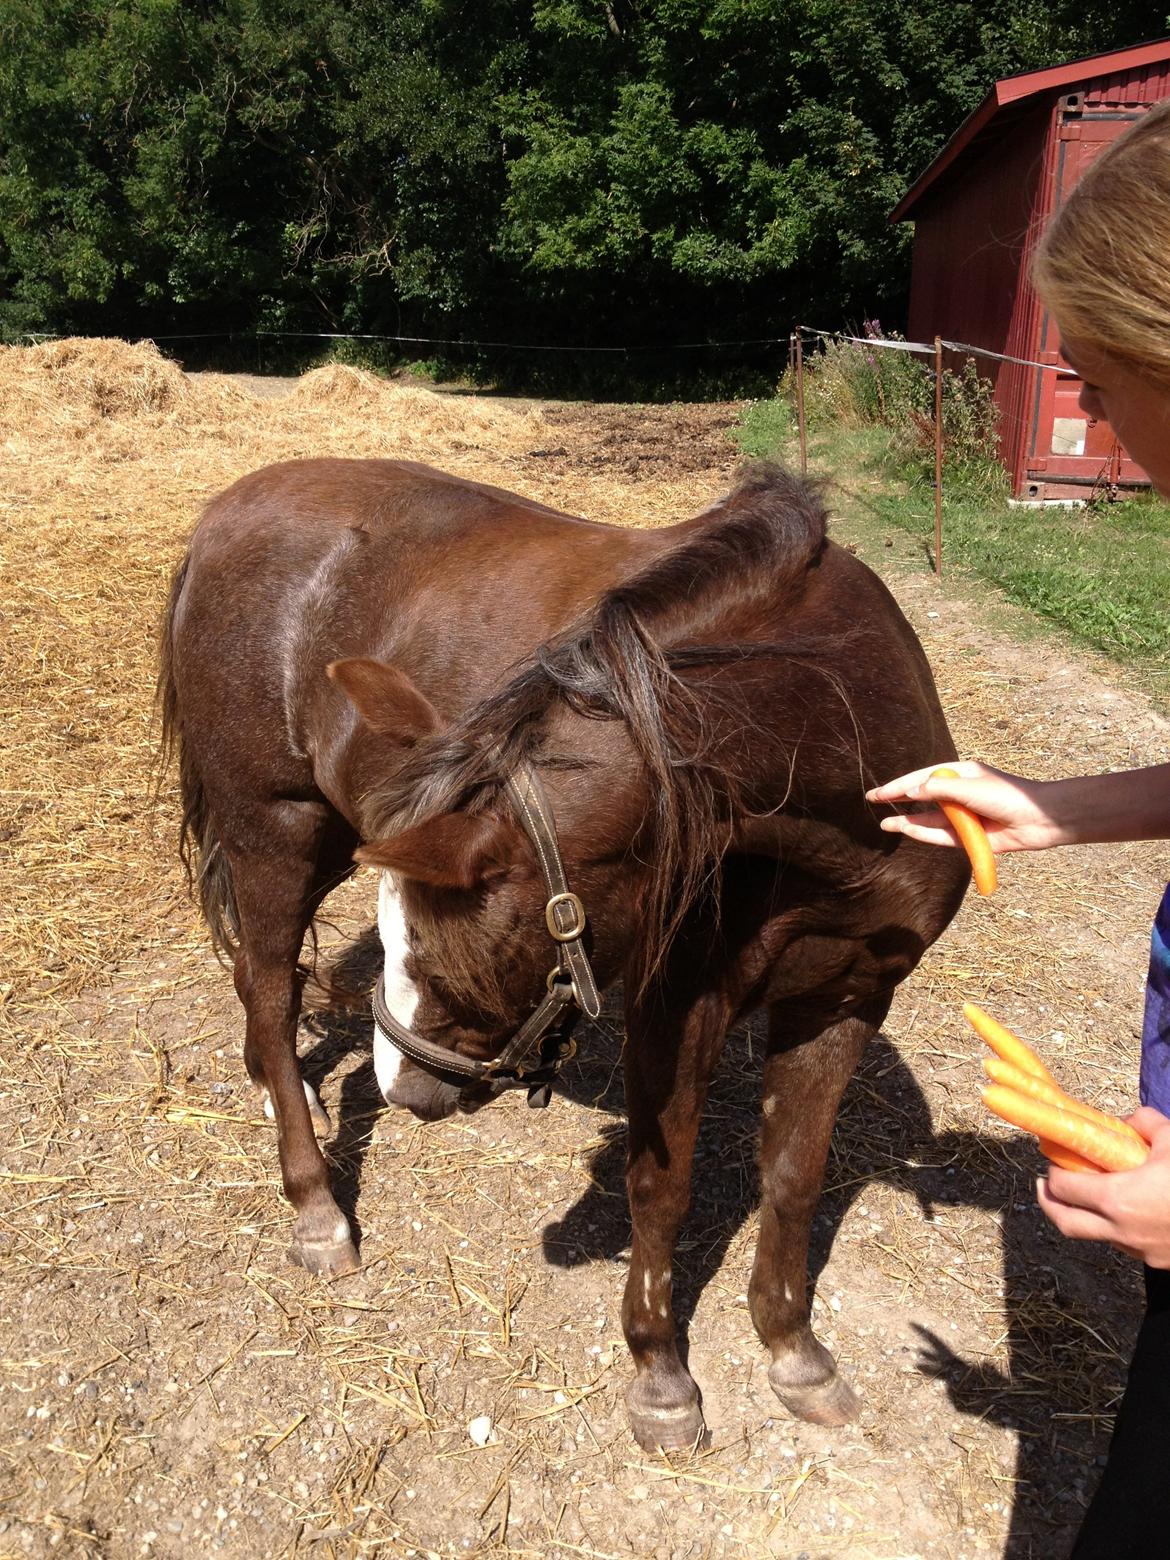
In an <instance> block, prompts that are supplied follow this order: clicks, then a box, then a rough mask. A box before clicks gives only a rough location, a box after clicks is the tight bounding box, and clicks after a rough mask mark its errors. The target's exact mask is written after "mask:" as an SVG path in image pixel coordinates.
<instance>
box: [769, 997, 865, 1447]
mask: <svg viewBox="0 0 1170 1560" xmlns="http://www.w3.org/2000/svg"><path fill="white" fill-rule="evenodd" d="M889 1005H890V999H889V997H888V996H883V997H881V998H878V999H876V1000H875V1001H873V1002H871V1003H870V1004H868V1005H867V1006H866V1007H865V1008H859V1009H858V1010H857V1012H856V1013H855V1014H854V1015H852V1016H850V1017H849V1018H845V1019H837V1020H828V1021H827V1020H826V1019H825V1018H824V1016H823V1015H821V1016H818V1015H813V1014H809V1013H806V1012H802V1011H800V1010H793V1009H787V1008H784V1007H783V1006H779V1007H776V1008H774V1009H773V1010H772V1012H771V1015H770V1030H769V1045H770V1051H769V1055H768V1058H767V1060H766V1062H765V1063H764V1122H763V1130H762V1133H761V1141H760V1192H761V1196H760V1235H759V1241H758V1244H757V1246H756V1259H755V1262H754V1264H753V1266H752V1276H751V1282H750V1284H749V1286H748V1303H749V1306H750V1309H751V1316H752V1321H753V1322H754V1323H755V1328H756V1332H757V1333H758V1334H759V1335H760V1338H761V1340H762V1341H763V1342H764V1343H765V1344H766V1345H767V1347H768V1349H769V1351H770V1353H771V1356H772V1364H771V1366H770V1368H769V1370H768V1381H769V1383H770V1384H771V1387H772V1390H773V1392H775V1394H776V1396H777V1397H778V1398H779V1399H780V1401H781V1402H782V1403H783V1404H784V1406H785V1408H787V1409H788V1410H789V1412H790V1413H792V1414H795V1415H796V1417H797V1418H798V1419H807V1420H809V1421H811V1422H812V1423H813V1424H819V1425H843V1424H848V1423H849V1422H850V1421H851V1420H853V1419H855V1418H856V1417H857V1414H858V1412H859V1410H860V1404H859V1402H858V1399H857V1395H856V1393H855V1392H854V1391H853V1388H852V1387H851V1386H850V1385H849V1383H848V1382H847V1381H846V1380H845V1378H844V1377H843V1376H842V1375H841V1374H840V1373H839V1371H838V1369H837V1362H836V1360H835V1359H834V1358H833V1356H832V1355H831V1354H830V1353H829V1351H828V1349H826V1348H825V1347H824V1345H823V1344H821V1343H820V1342H818V1340H817V1339H816V1337H814V1335H813V1331H812V1327H811V1325H810V1319H809V1318H810V1296H809V1293H808V1242H809V1229H810V1226H811V1223H812V1216H813V1212H814V1210H815V1209H816V1205H817V1202H818V1200H819V1199H820V1195H821V1188H822V1185H823V1182H824V1174H825V1161H826V1159H827V1157H828V1152H829V1138H830V1136H831V1134H832V1131H833V1123H834V1121H835V1120H836V1116H837V1107H838V1105H839V1104H840V1100H841V1095H842V1093H843V1092H844V1089H845V1085H846V1084H847V1083H848V1081H849V1078H850V1076H851V1075H852V1073H853V1069H854V1068H855V1067H856V1065H857V1062H858V1059H859V1058H860V1056H861V1053H862V1051H863V1050H864V1049H865V1047H866V1045H867V1044H868V1042H869V1041H870V1039H871V1038H872V1037H873V1036H874V1034H876V1032H877V1030H878V1028H879V1026H880V1024H881V1022H882V1020H883V1019H884V1018H885V1016H886V1012H887V1010H888V1008H889Z"/></svg>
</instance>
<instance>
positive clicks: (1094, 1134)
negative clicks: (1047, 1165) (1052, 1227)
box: [963, 1002, 1150, 1170]
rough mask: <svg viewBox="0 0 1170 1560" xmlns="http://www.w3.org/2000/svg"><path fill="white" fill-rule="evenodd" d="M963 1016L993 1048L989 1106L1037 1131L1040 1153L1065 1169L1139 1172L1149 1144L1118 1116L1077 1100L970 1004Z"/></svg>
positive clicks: (986, 1064) (988, 1062) (987, 1063)
mask: <svg viewBox="0 0 1170 1560" xmlns="http://www.w3.org/2000/svg"><path fill="white" fill-rule="evenodd" d="M963 1017H964V1018H965V1019H966V1020H967V1022H968V1023H969V1024H970V1025H971V1027H972V1028H973V1029H974V1030H975V1032H976V1034H978V1035H981V1036H982V1038H983V1039H984V1040H986V1041H987V1044H988V1045H989V1046H990V1047H991V1049H992V1050H993V1051H994V1052H995V1055H994V1056H991V1057H985V1058H984V1061H983V1070H984V1072H985V1073H986V1074H987V1076H988V1077H989V1078H990V1079H991V1082H990V1083H989V1084H987V1085H986V1086H985V1087H984V1088H983V1090H982V1091H981V1092H982V1095H983V1103H984V1104H985V1105H986V1106H987V1108H988V1109H989V1110H992V1111H994V1112H995V1114H996V1115H997V1116H1000V1117H1002V1119H1003V1120H1004V1121H1010V1122H1011V1124H1012V1126H1014V1127H1023V1128H1024V1130H1025V1131H1026V1132H1034V1133H1035V1134H1036V1136H1037V1137H1038V1138H1039V1139H1040V1152H1041V1153H1042V1154H1043V1155H1044V1157H1045V1158H1046V1159H1050V1160H1051V1161H1052V1163H1053V1164H1054V1165H1060V1166H1061V1167H1062V1169H1065V1170H1136V1169H1137V1167H1138V1165H1140V1164H1144V1162H1145V1160H1146V1156H1147V1155H1148V1154H1149V1152H1150V1145H1149V1144H1148V1143H1147V1142H1146V1140H1145V1138H1144V1137H1142V1136H1141V1134H1140V1133H1138V1132H1135V1131H1134V1129H1133V1128H1132V1127H1131V1126H1129V1125H1128V1124H1127V1123H1126V1122H1124V1121H1121V1120H1119V1119H1118V1117H1116V1116H1108V1115H1106V1114H1105V1112H1104V1111H1100V1110H1094V1108H1093V1106H1092V1105H1082V1104H1081V1102H1080V1100H1076V1099H1073V1098H1072V1096H1071V1095H1068V1094H1066V1093H1065V1092H1064V1090H1063V1089H1062V1088H1061V1087H1060V1085H1059V1084H1058V1083H1057V1082H1056V1080H1055V1078H1053V1076H1052V1074H1051V1073H1050V1072H1049V1071H1048V1069H1047V1067H1045V1065H1044V1063H1043V1062H1042V1061H1041V1060H1040V1058H1039V1057H1038V1056H1037V1055H1036V1053H1035V1051H1033V1050H1032V1048H1031V1047H1030V1046H1028V1045H1025V1044H1024V1042H1023V1041H1022V1040H1021V1039H1019V1038H1018V1036H1016V1035H1013V1034H1012V1032H1011V1030H1010V1029H1005V1028H1004V1026H1003V1025H1002V1024H997V1023H996V1021H995V1019H994V1018H992V1017H991V1015H990V1014H989V1013H985V1012H984V1011H983V1009H982V1008H979V1007H976V1006H975V1004H974V1003H973V1002H968V1003H966V1004H965V1005H964V1007H963Z"/></svg>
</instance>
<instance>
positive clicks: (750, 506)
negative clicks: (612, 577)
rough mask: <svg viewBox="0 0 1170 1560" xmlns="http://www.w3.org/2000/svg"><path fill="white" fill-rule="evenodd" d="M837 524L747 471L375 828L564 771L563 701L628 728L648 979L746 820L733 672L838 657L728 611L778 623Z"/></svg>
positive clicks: (790, 491)
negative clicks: (734, 738)
mask: <svg viewBox="0 0 1170 1560" xmlns="http://www.w3.org/2000/svg"><path fill="white" fill-rule="evenodd" d="M826 522H827V515H826V510H825V507H824V504H823V502H822V501H821V498H820V495H819V492H818V491H817V489H816V488H815V487H814V486H812V485H811V484H808V483H806V482H802V481H800V480H799V479H798V478H796V477H794V476H793V475H791V474H790V473H788V472H786V471H784V470H782V469H781V468H780V467H778V466H774V465H771V464H767V463H759V464H756V465H752V466H749V467H747V468H746V469H745V470H743V471H742V472H741V474H740V475H739V478H738V480H737V482H736V484H735V487H734V488H733V489H732V491H731V493H730V494H728V496H727V498H725V499H724V500H722V501H721V502H720V503H719V504H717V505H716V506H715V507H714V508H713V509H712V510H711V511H709V519H708V520H707V521H706V523H704V524H703V525H701V526H696V527H694V528H693V529H689V530H688V533H687V534H686V535H685V536H684V538H683V539H682V540H681V542H680V544H679V546H678V547H677V548H674V549H672V550H671V551H670V552H668V553H666V554H664V555H663V556H662V557H660V558H657V559H655V561H654V562H653V563H651V564H650V565H648V566H647V567H646V568H645V569H643V570H641V571H639V572H638V573H637V574H634V575H632V576H631V577H630V578H629V579H628V580H624V581H623V582H622V583H621V584H620V585H617V586H614V587H613V588H612V589H610V590H608V591H606V592H605V593H604V594H603V595H602V596H601V597H600V598H599V599H598V601H597V602H596V604H595V605H594V606H593V607H592V608H591V609H590V610H589V611H587V612H586V613H584V614H583V615H582V616H581V617H580V618H579V619H578V620H577V621H576V622H575V623H573V624H572V625H570V627H568V628H567V629H566V630H565V631H564V632H563V633H561V634H559V635H558V636H557V637H556V638H555V639H553V640H550V641H549V642H548V643H546V644H544V645H542V646H541V647H540V648H539V649H538V650H537V651H536V652H535V653H534V655H533V656H532V658H531V659H530V660H529V661H528V662H526V663H525V664H524V665H522V666H521V667H520V668H519V669H518V670H517V671H516V673H515V674H514V675H513V676H512V677H511V679H510V680H509V681H508V682H507V683H506V684H505V685H504V686H503V687H502V688H501V689H499V690H498V692H496V693H494V694H492V695H490V696H489V697H488V698H486V699H484V700H483V701H482V702H480V703H479V704H477V705H475V706H474V707H473V708H472V709H470V710H469V711H467V712H466V713H465V714H464V715H463V716H462V717H460V718H459V719H458V720H457V721H456V722H455V723H454V724H453V725H452V726H450V727H448V728H446V729H445V730H444V731H443V732H441V733H439V734H438V735H437V736H435V737H434V738H432V739H430V740H429V741H427V742H425V743H421V744H420V745H419V746H418V747H417V748H416V749H414V751H413V752H412V753H411V754H410V755H409V757H408V758H407V759H406V760H405V761H404V763H403V765H402V767H401V768H400V769H399V770H398V771H397V772H396V773H395V774H394V775H393V776H391V777H390V778H389V779H388V781H387V783H386V784H385V786H384V787H382V788H380V789H379V790H378V791H377V792H376V793H374V794H371V795H369V796H367V797H366V798H365V799H364V808H363V814H364V816H363V823H364V825H365V828H366V831H367V832H368V833H370V834H371V835H376V836H378V837H386V836H389V835H391V834H394V833H396V832H398V831H399V830H401V829H404V828H407V827H410V826H411V825H413V824H417V823H420V822H422V821H424V820H425V819H427V818H430V817H433V816H436V815H438V814H441V813H444V812H450V811H454V810H455V809H456V808H459V807H472V808H475V807H480V806H483V805H486V804H487V803H488V802H489V801H490V800H491V799H492V798H493V797H494V795H495V794H496V793H497V791H498V789H499V787H500V786H501V784H502V782H503V778H504V776H505V775H506V774H507V773H508V772H509V771H510V770H512V769H514V768H515V767H516V766H517V765H518V764H519V763H521V762H535V763H540V762H549V761H550V758H552V756H551V755H547V754H544V753H543V752H542V744H543V742H544V738H545V734H546V726H547V721H548V716H549V714H550V711H551V710H552V709H553V707H554V705H555V703H556V702H557V701H558V700H560V701H563V702H564V703H565V704H566V705H568V706H569V707H570V708H571V709H573V710H575V711H576V712H578V713H580V714H582V715H584V716H586V717H589V718H593V719H609V720H621V721H623V722H624V724H625V726H626V728H627V730H628V732H629V735H630V738H631V740H632V742H633V745H634V748H635V750H636V752H637V753H638V755H639V757H640V758H641V760H642V762H643V763H644V764H645V767H646V771H647V775H648V777H649V780H650V783H651V795H652V797H653V800H654V809H655V811H654V817H653V825H652V826H653V841H652V850H653V856H652V859H653V860H654V862H655V873H654V880H653V884H652V887H651V890H650V896H649V903H648V904H647V906H646V927H647V938H646V944H647V947H646V970H647V973H649V972H650V971H651V970H653V969H654V968H655V967H656V966H657V965H658V964H659V963H660V962H661V958H662V956H663V955H664V953H665V951H666V948H667V947H668V946H669V942H670V939H671V937H672V936H673V935H674V933H675V932H676V931H677V930H678V927H679V925H680V924H681V921H682V919H683V917H684V916H685V915H686V913H687V910H688V909H689V908H690V906H691V905H692V904H693V903H694V901H695V899H696V897H697V896H698V895H699V894H700V893H701V891H702V888H703V885H704V883H705V882H707V881H709V880H710V878H711V877H712V875H713V873H714V872H715V870H716V868H717V866H718V863H719V861H720V859H721V857H722V854H723V852H724V850H725V849H726V846H727V843H728V839H729V824H730V822H731V820H732V818H734V816H736V814H737V811H739V810H740V808H739V805H738V804H739V802H740V794H739V793H740V790H741V787H742V785H743V783H744V781H745V779H746V776H744V775H742V774H740V773H737V772H736V771H737V766H736V765H735V763H734V759H733V757H729V755H730V754H733V753H734V749H735V747H736V746H737V744H735V743H734V742H733V743H732V744H731V745H730V747H729V745H728V743H727V741H726V740H723V741H719V742H716V741H715V740H714V736H713V733H714V729H715V727H716V725H717V724H718V723H717V722H716V721H714V720H713V718H712V717H713V715H714V714H715V713H716V710H717V709H718V708H719V707H720V706H721V705H722V706H724V707H726V697H727V682H728V679H727V677H726V675H721V673H724V674H725V673H726V672H728V671H729V670H731V669H733V668H734V667H735V666H737V665H743V664H744V663H748V662H753V663H758V662H759V661H760V660H761V659H762V658H768V659H773V660H774V659H775V658H777V657H785V658H800V659H802V660H806V661H807V660H814V661H815V660H816V659H818V658H819V655H820V654H821V653H823V650H824V645H823V643H822V642H819V641H818V642H817V644H815V645H814V644H812V643H811V642H802V641H800V640H798V639H796V638H795V637H789V638H784V639H775V638H771V637H761V638H760V639H755V638H752V639H737V640H735V641H728V640H727V638H726V633H727V629H726V626H725V619H726V617H727V615H728V611H729V608H731V607H733V606H734V608H735V609H736V612H737V616H742V614H743V610H744V607H745V604H750V603H752V602H753V601H755V602H758V604H759V608H760V610H759V613H758V616H759V617H760V619H761V620H762V621H764V622H765V623H775V622H776V620H777V619H778V618H779V617H781V616H782V614H783V609H784V605H785V602H787V601H790V600H792V599H794V597H795V595H796V594H797V593H798V592H799V590H800V588H801V583H802V581H803V579H804V576H805V573H806V571H807V570H808V569H809V568H810V567H811V566H812V565H813V564H814V563H815V561H816V560H817V558H818V557H819V555H820V553H821V552H822V550H823V548H824V546H825V536H826ZM721 635H722V637H721ZM552 761H554V762H555V761H556V760H555V758H552Z"/></svg>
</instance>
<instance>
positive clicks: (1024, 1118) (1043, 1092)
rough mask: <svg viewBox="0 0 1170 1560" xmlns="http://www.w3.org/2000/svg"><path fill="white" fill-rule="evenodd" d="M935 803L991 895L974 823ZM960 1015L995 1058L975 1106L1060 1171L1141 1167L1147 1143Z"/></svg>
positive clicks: (993, 880)
mask: <svg viewBox="0 0 1170 1560" xmlns="http://www.w3.org/2000/svg"><path fill="white" fill-rule="evenodd" d="M958 778H959V775H958V771H957V770H954V769H936V770H935V771H934V773H933V774H932V775H931V779H932V780H933V779H939V780H957V779H958ZM939 805H940V806H941V808H942V810H943V812H944V814H945V815H946V818H947V821H948V823H949V824H950V825H951V828H952V829H954V831H955V833H956V835H957V836H958V839H959V843H960V845H962V847H963V849H964V850H965V851H966V852H967V856H968V859H969V860H970V862H971V870H972V873H973V874H974V878H975V887H976V888H977V889H978V890H979V892H980V893H981V894H992V893H994V892H995V889H996V884H997V873H996V866H995V854H994V852H993V851H992V849H991V842H990V841H989V840H988V838H987V831H986V829H985V828H984V827H983V821H982V819H981V818H980V817H979V815H978V814H977V813H974V812H972V811H971V809H970V808H969V807H963V806H961V805H960V804H959V803H958V802H940V804H939ZM963 1017H964V1018H965V1019H966V1020H967V1022H968V1023H969V1024H970V1025H971V1027H972V1028H973V1029H974V1030H975V1032H976V1034H978V1035H981V1036H982V1038H983V1039H984V1040H986V1041H987V1044H988V1045H989V1046H990V1047H991V1049H992V1050H993V1051H994V1052H995V1055H994V1057H990V1058H985V1059H984V1062H983V1070H984V1072H986V1074H987V1076H988V1077H989V1078H990V1079H991V1082H990V1083H989V1084H987V1085H986V1086H985V1087H984V1088H983V1090H982V1091H981V1092H982V1095H983V1103H984V1104H985V1105H986V1106H987V1108H988V1109H989V1110H991V1111H994V1112H995V1114H996V1115H997V1116H999V1117H1001V1118H1002V1119H1003V1120H1004V1121H1009V1122H1011V1124H1012V1126H1015V1127H1023V1129H1024V1130H1025V1131H1026V1132H1034V1133H1035V1134H1036V1136H1037V1137H1038V1138H1039V1140H1040V1152H1041V1153H1042V1154H1043V1155H1044V1157H1045V1158H1046V1159H1050V1160H1051V1161H1052V1163H1053V1164H1054V1165H1060V1166H1061V1167H1062V1168H1063V1169H1065V1170H1092V1171H1101V1170H1136V1169H1137V1167H1138V1165H1140V1164H1144V1162H1145V1160H1146V1158H1147V1156H1148V1155H1149V1152H1150V1145H1149V1144H1148V1143H1147V1142H1146V1140H1145V1138H1143V1137H1142V1136H1141V1134H1140V1133H1138V1132H1135V1131H1134V1129H1133V1128H1132V1127H1131V1126H1129V1125H1127V1123H1126V1122H1124V1121H1121V1120H1119V1119H1118V1117H1116V1116H1108V1115H1106V1114H1105V1113H1104V1112H1103V1111H1099V1110H1094V1108H1093V1107H1092V1106H1091V1105H1082V1104H1081V1102H1080V1100H1075V1099H1073V1098H1072V1096H1071V1095H1068V1094H1066V1093H1065V1092H1064V1090H1063V1089H1062V1088H1061V1087H1060V1085H1059V1084H1058V1083H1057V1082H1056V1079H1055V1078H1053V1076H1052V1074H1051V1073H1050V1072H1049V1071H1048V1069H1047V1067H1045V1065H1044V1063H1043V1062H1042V1061H1041V1060H1040V1058H1039V1057H1038V1056H1037V1055H1036V1053H1035V1051H1033V1050H1032V1048H1031V1047H1030V1046H1028V1045H1025V1044H1024V1042H1023V1041H1022V1040H1021V1039H1019V1037H1018V1036H1016V1035H1013V1034H1012V1032H1011V1030H1010V1029H1005V1028H1004V1026H1003V1025H1002V1024H999V1023H997V1022H996V1021H995V1019H994V1018H992V1017H991V1015H990V1014H989V1013H985V1012H984V1011H983V1009H982V1008H979V1007H976V1006H975V1004H974V1003H973V1002H968V1003H966V1004H965V1006H964V1008H963Z"/></svg>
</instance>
